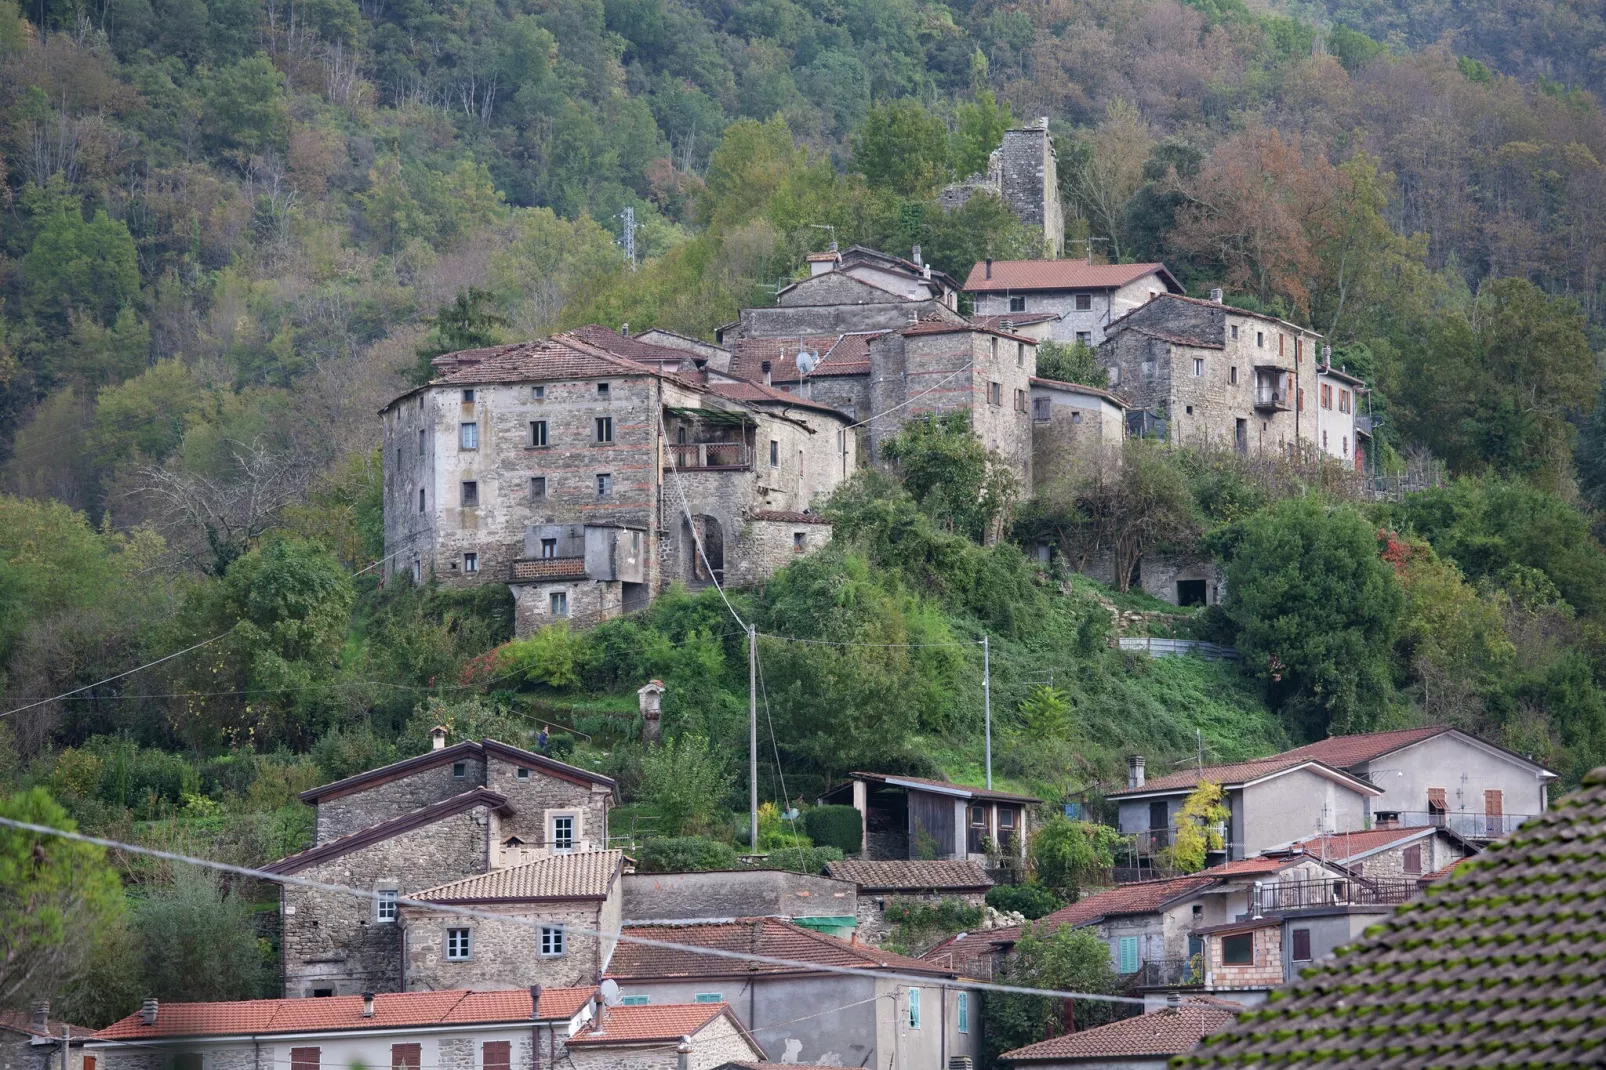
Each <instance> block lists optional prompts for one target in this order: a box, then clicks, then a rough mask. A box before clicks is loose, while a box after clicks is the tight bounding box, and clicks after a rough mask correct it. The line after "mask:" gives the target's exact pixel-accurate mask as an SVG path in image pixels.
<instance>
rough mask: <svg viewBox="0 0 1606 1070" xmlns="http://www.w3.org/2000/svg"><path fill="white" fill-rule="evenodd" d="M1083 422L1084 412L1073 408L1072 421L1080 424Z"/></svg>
mask: <svg viewBox="0 0 1606 1070" xmlns="http://www.w3.org/2000/svg"><path fill="white" fill-rule="evenodd" d="M1081 422H1082V414H1081V413H1080V412H1078V411H1076V410H1075V409H1072V410H1071V423H1073V424H1079V423H1081Z"/></svg>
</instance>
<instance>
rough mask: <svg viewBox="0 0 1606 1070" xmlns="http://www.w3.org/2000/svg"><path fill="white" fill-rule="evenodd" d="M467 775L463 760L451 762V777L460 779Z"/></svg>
mask: <svg viewBox="0 0 1606 1070" xmlns="http://www.w3.org/2000/svg"><path fill="white" fill-rule="evenodd" d="M467 775H468V766H467V765H466V764H465V763H463V762H453V763H452V779H453V780H462V779H463V778H464V777H465V776H467Z"/></svg>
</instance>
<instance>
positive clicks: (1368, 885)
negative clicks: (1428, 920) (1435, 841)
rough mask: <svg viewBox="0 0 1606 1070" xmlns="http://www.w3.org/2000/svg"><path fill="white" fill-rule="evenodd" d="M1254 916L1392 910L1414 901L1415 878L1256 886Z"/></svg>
mask: <svg viewBox="0 0 1606 1070" xmlns="http://www.w3.org/2000/svg"><path fill="white" fill-rule="evenodd" d="M1258 890H1259V892H1260V904H1259V909H1258V910H1255V911H1253V913H1256V914H1281V913H1283V912H1285V911H1289V910H1306V909H1309V908H1312V907H1332V906H1392V905H1394V904H1397V903H1404V902H1406V901H1408V900H1410V899H1413V898H1415V897H1416V894H1417V893H1418V892H1419V891H1421V885H1420V884H1419V883H1418V881H1417V879H1416V878H1415V877H1370V878H1365V879H1362V878H1359V877H1353V878H1347V877H1334V878H1332V879H1331V880H1328V879H1319V880H1302V881H1277V882H1275V883H1269V884H1262V885H1260V886H1259V889H1258Z"/></svg>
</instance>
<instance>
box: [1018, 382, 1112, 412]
mask: <svg viewBox="0 0 1606 1070" xmlns="http://www.w3.org/2000/svg"><path fill="white" fill-rule="evenodd" d="M1032 385H1033V386H1042V387H1047V388H1048V389H1050V390H1069V391H1071V392H1072V393H1076V394H1092V395H1094V396H1095V397H1101V398H1103V399H1104V400H1106V401H1109V402H1113V403H1114V404H1116V405H1119V406H1121V408H1123V409H1125V408H1129V407H1130V406H1129V405H1128V403H1127V400H1126V399H1125V398H1123V397H1122V396H1121V395H1120V394H1117V393H1116V392H1115V391H1113V390H1106V389H1104V388H1103V387H1102V386H1088V385H1087V384H1086V383H1063V382H1061V381H1060V380H1058V379H1043V378H1039V377H1038V376H1035V375H1034V376H1032Z"/></svg>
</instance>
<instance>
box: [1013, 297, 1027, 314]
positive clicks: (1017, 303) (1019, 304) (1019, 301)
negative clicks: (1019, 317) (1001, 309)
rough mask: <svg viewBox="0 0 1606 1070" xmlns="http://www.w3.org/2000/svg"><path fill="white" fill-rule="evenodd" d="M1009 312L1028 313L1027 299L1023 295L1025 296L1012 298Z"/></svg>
mask: <svg viewBox="0 0 1606 1070" xmlns="http://www.w3.org/2000/svg"><path fill="white" fill-rule="evenodd" d="M1009 310H1010V311H1011V312H1025V311H1026V298H1025V296H1024V295H1023V296H1020V297H1011V298H1010V299H1009Z"/></svg>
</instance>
